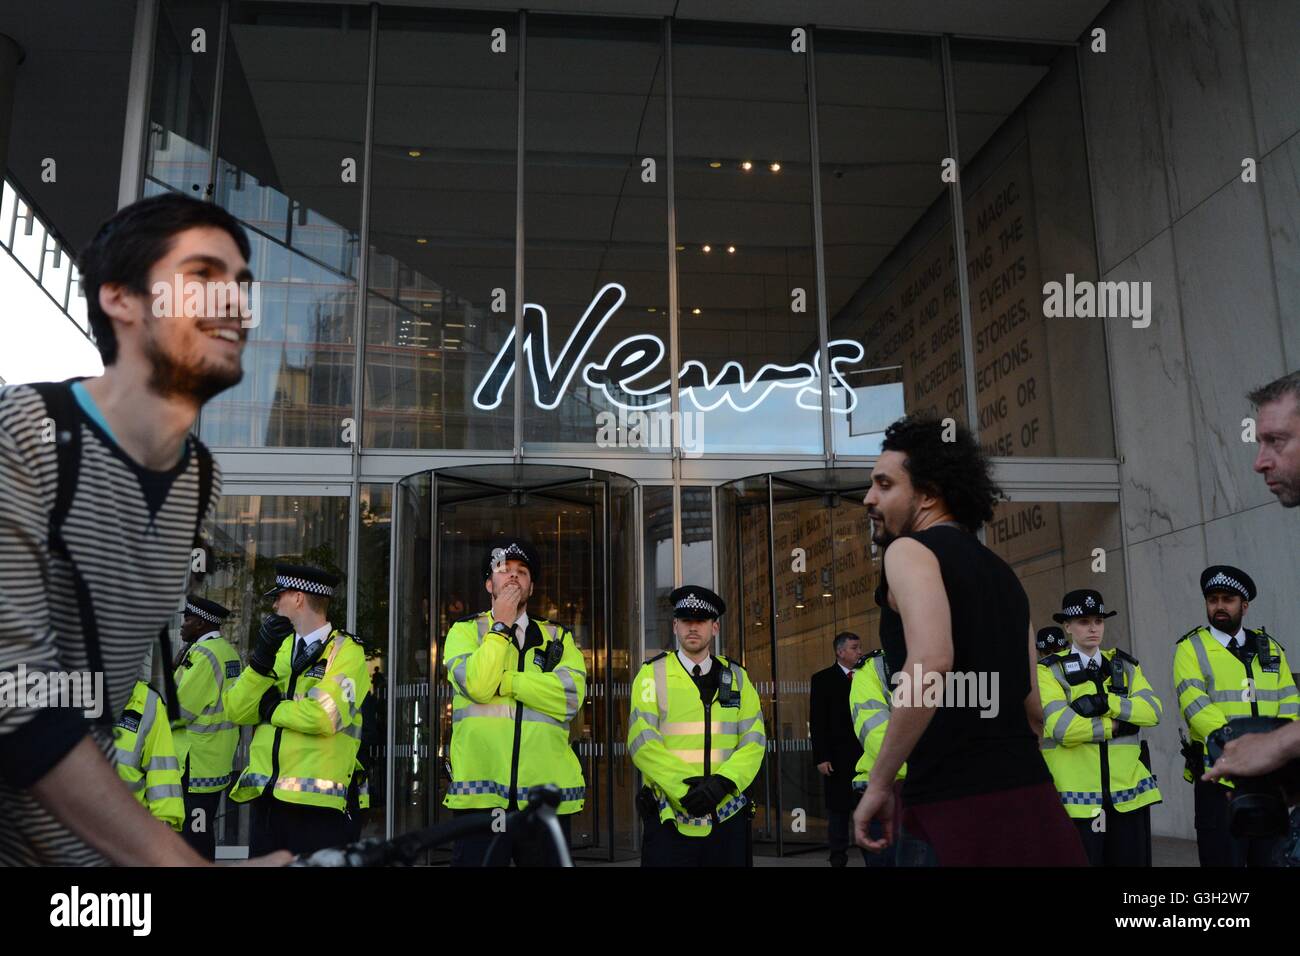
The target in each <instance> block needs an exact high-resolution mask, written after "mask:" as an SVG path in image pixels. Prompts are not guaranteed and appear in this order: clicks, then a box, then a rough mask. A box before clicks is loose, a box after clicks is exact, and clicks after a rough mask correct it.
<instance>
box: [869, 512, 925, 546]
mask: <svg viewBox="0 0 1300 956" xmlns="http://www.w3.org/2000/svg"><path fill="white" fill-rule="evenodd" d="M918 510H919V509H918V508H917V507H916V506H915V505H913V506H912V508H911V511H910V512H909V513H908V515H907V520H906V521H904V522H903V526H902V527H901V528H899V529H898V531H897V532H893V531H890V530H889V529H888V528H886V527H885V519H884V516H883V515H880V516H871V515H868V517H871V540H872V541H873V542H875V544H876V546H877V547H879V548H881V549H884V548H887V547H889V545H890V543H891V542H893V541H894V539H896V538H901V537H902V536H903V535H905V534H908V533H909V532H910V531H911V530H912V528H913V527H915V525H916V515H917V512H918Z"/></svg>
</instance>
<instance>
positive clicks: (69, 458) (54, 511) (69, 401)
mask: <svg viewBox="0 0 1300 956" xmlns="http://www.w3.org/2000/svg"><path fill="white" fill-rule="evenodd" d="M75 381H79V379H69V380H68V381H66V382H38V383H36V384H33V385H32V386H31V387H32V388H33V389H34V390H35V391H36V393H37V394H38V395H40V396H41V401H43V402H44V403H45V412H46V414H47V415H48V416H49V417H50V418H52V419H53V420H54V438H55V445H54V448H55V456H56V459H55V460H56V462H57V477H56V482H57V483H56V485H55V492H54V507H53V508H51V509H50V523H49V538H50V550H51V551H52V552H53V553H55V554H57V555H59V556H60V557H61V558H63V559H64V560H65V561H67V562H68V566H69V567H70V568H71V569H72V585H73V588H74V589H75V590H76V594H77V613H78V615H79V616H80V618H81V634H82V638H83V639H84V640H85V642H86V666H87V667H89V668H90V671H91V673H93V674H103V673H105V671H104V654H103V652H102V650H101V649H100V646H99V622H98V620H97V619H96V617H95V602H94V600H93V599H92V598H91V595H90V587H89V586H88V585H87V584H86V579H85V578H84V577H82V574H81V569H80V568H78V567H77V562H76V561H75V560H74V559H73V557H72V552H71V551H69V550H68V544H67V542H66V541H65V540H64V539H63V523H64V521H66V520H67V518H68V512H69V511H70V510H71V508H72V499H73V497H74V496H75V495H76V492H77V480H78V478H79V477H80V474H81V419H80V417H79V415H78V413H77V400H76V398H75V396H73V394H72V383H73V382H75ZM103 693H104V700H103V705H104V706H103V711H102V712H101V713H100V715H99V718H98V722H99V723H101V724H104V725H106V726H110V727H111V726H112V725H113V724H114V723H116V721H117V711H115V710H114V709H113V703H112V700H111V699H110V697H109V691H108V685H107V683H105V685H104V689H103Z"/></svg>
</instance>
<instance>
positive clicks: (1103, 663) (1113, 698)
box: [1038, 589, 1163, 866]
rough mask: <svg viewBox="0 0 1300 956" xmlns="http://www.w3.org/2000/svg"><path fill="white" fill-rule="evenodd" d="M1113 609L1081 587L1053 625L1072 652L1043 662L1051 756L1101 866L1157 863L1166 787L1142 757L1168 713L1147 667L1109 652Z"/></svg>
mask: <svg viewBox="0 0 1300 956" xmlns="http://www.w3.org/2000/svg"><path fill="white" fill-rule="evenodd" d="M1116 613H1117V612H1115V611H1107V610H1106V605H1105V602H1104V601H1103V600H1102V596H1101V594H1100V593H1099V592H1097V591H1093V590H1091V589H1083V590H1077V591H1071V592H1069V593H1068V594H1066V595H1065V597H1064V598H1063V599H1062V601H1061V610H1060V613H1058V614H1053V615H1052V619H1053V620H1055V621H1056V622H1057V623H1059V624H1063V625H1064V627H1065V631H1066V632H1067V634H1068V635H1069V638H1070V649H1069V653H1066V654H1048V655H1046V656H1045V657H1043V658H1042V659H1040V660H1039V662H1038V692H1039V695H1040V697H1041V699H1042V702H1043V732H1044V735H1045V741H1044V748H1043V759H1044V760H1046V761H1047V766H1048V768H1049V769H1050V770H1051V771H1052V778H1053V779H1054V780H1055V781H1056V789H1057V791H1058V792H1059V793H1060V794H1061V803H1062V804H1064V806H1065V811H1066V813H1068V814H1069V815H1070V818H1071V819H1072V820H1073V821H1074V825H1075V827H1076V829H1078V831H1079V835H1080V837H1081V838H1082V840H1083V845H1084V849H1085V850H1086V851H1087V854H1088V861H1089V862H1090V863H1091V864H1092V865H1093V866H1150V865H1151V809H1150V808H1151V804H1153V803H1159V802H1160V790H1159V789H1158V788H1157V787H1156V779H1155V777H1154V776H1153V775H1152V773H1151V771H1150V769H1149V768H1148V767H1147V766H1146V765H1145V764H1144V763H1143V761H1142V752H1141V741H1140V740H1139V738H1138V729H1139V728H1140V727H1154V726H1156V724H1158V723H1159V722H1160V717H1161V714H1162V711H1163V708H1162V706H1161V703H1160V698H1159V697H1157V696H1156V693H1155V691H1154V690H1153V689H1152V687H1151V684H1150V682H1148V681H1147V679H1146V675H1145V674H1143V673H1142V668H1141V667H1140V666H1139V665H1138V662H1137V660H1136V659H1135V658H1133V657H1132V656H1131V655H1129V654H1128V653H1126V652H1125V651H1122V650H1119V649H1118V648H1109V649H1107V650H1104V651H1103V650H1101V649H1100V648H1101V642H1102V639H1103V637H1104V636H1105V632H1106V619H1107V618H1110V617H1114V616H1115V614H1116Z"/></svg>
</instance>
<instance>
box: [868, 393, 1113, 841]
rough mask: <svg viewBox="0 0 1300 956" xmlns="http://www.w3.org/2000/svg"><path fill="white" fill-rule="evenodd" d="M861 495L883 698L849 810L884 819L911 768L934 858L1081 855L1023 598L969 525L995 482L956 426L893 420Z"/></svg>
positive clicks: (915, 814)
mask: <svg viewBox="0 0 1300 956" xmlns="http://www.w3.org/2000/svg"><path fill="white" fill-rule="evenodd" d="M882 449H883V450H882V453H881V455H880V458H879V459H878V460H877V463H876V466H875V468H874V469H873V471H872V486H871V491H870V492H869V493H868V494H867V497H866V501H865V503H866V505H867V508H868V513H869V515H870V517H871V519H872V540H873V541H875V543H876V544H877V545H878V546H880V547H881V548H883V549H884V560H883V568H882V572H881V582H880V587H879V588H878V589H877V592H876V600H877V602H878V603H879V604H880V609H881V610H880V642H881V647H882V648H883V649H884V651H885V656H886V659H887V661H888V664H889V669H890V671H891V672H892V673H893V674H894V678H893V683H894V687H893V694H894V708H893V713H892V717H891V719H890V722H889V731H888V733H887V734H886V737H885V741H884V743H883V744H882V746H881V750H880V755H879V757H878V758H877V760H876V765H875V769H874V771H873V773H872V775H871V781H872V782H871V783H870V784H868V787H867V791H866V793H865V794H864V795H863V797H862V801H861V803H860V804H859V805H858V809H857V811H856V812H855V814H854V829H855V836H856V838H857V841H858V843H859V844H861V845H863V846H865V847H867V848H868V849H876V850H879V849H883V848H884V847H885V846H887V845H888V837H886V839H883V840H872V839H870V838H869V836H868V827H869V825H870V822H871V821H872V820H873V819H876V820H881V821H882V822H883V823H885V824H886V825H885V827H884V831H885V833H886V834H888V833H889V832H891V830H892V826H891V824H892V822H893V818H894V815H895V814H896V813H897V812H898V808H897V807H895V806H894V798H893V796H892V794H891V791H890V789H889V787H888V786H886V785H884V784H883V783H882V782H885V781H892V780H893V779H894V775H895V774H896V773H897V771H898V768H899V767H900V766H902V764H903V763H904V762H906V764H907V780H906V783H905V785H904V788H903V797H902V799H903V803H904V805H905V806H906V808H907V810H906V816H905V818H904V820H903V825H904V828H906V829H909V830H912V831H913V832H916V833H918V834H919V835H920V836H921V837H923V838H924V839H925V840H926V841H927V842H928V843H929V844H930V845H931V846H932V847H933V848H934V851H935V856H936V857H937V860H938V863H939V865H940V866H961V865H975V866H1014V865H1046V866H1052V865H1079V866H1082V865H1086V862H1087V861H1086V857H1085V856H1084V853H1083V847H1082V845H1081V843H1080V842H1079V837H1078V834H1077V833H1076V832H1075V830H1074V827H1073V826H1071V824H1070V821H1069V818H1068V816H1067V815H1066V813H1065V811H1064V810H1063V809H1062V808H1061V803H1060V800H1059V798H1058V797H1057V794H1056V788H1055V786H1054V785H1053V783H1052V777H1051V774H1050V772H1049V771H1048V769H1047V765H1046V764H1045V763H1044V762H1043V758H1042V755H1041V754H1040V752H1039V749H1038V738H1039V736H1040V735H1041V728H1042V716H1041V710H1040V708H1039V702H1038V689H1037V686H1036V684H1035V680H1036V667H1035V664H1036V661H1037V653H1036V651H1037V649H1036V647H1035V645H1034V639H1035V634H1034V631H1033V628H1032V626H1031V625H1030V621H1029V600H1028V598H1027V597H1026V596H1025V592H1024V589H1023V588H1022V587H1021V586H1020V582H1019V581H1018V580H1017V579H1016V576H1015V572H1014V571H1012V570H1011V568H1010V567H1009V566H1008V565H1007V564H1006V562H1005V561H1003V560H1002V559H1001V558H1000V557H998V556H997V555H996V554H994V553H993V552H992V551H990V550H989V549H988V548H986V547H984V545H983V544H982V543H980V541H979V539H978V538H977V537H976V532H978V530H979V528H980V526H981V525H983V524H984V522H986V521H988V520H989V519H990V518H992V516H993V505H994V503H995V502H996V501H997V500H998V498H999V497H1000V491H999V489H998V488H997V486H996V485H995V484H994V483H993V481H992V478H991V476H990V474H989V465H988V462H987V460H986V459H985V458H984V457H983V455H982V454H981V453H980V449H979V446H978V445H977V444H976V443H975V440H974V438H973V437H972V436H971V434H970V433H969V432H968V431H967V430H966V429H964V428H962V427H960V426H956V425H955V424H951V423H950V424H949V425H947V426H945V425H944V424H943V423H941V422H938V421H930V420H918V419H912V418H904V419H900V420H899V421H897V422H895V423H894V424H893V425H891V426H890V427H889V429H888V430H887V431H886V432H885V439H884V444H883V446H882Z"/></svg>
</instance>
